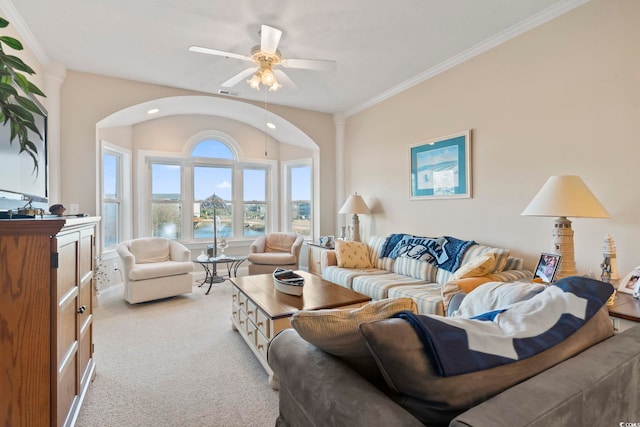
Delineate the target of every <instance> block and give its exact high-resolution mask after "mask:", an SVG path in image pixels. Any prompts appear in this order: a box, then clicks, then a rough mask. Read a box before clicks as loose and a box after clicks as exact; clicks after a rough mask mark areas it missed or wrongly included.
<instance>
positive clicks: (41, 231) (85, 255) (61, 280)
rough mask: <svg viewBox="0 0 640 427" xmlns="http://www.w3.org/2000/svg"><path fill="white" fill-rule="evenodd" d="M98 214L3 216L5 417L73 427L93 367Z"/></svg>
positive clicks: (1, 392) (0, 275)
mask: <svg viewBox="0 0 640 427" xmlns="http://www.w3.org/2000/svg"><path fill="white" fill-rule="evenodd" d="M98 221H99V218H94V217H85V218H72V219H41V220H38V219H25V220H16V219H12V220H0V345H1V348H2V351H1V352H0V423H1V424H2V425H10V426H72V425H74V424H75V421H76V418H77V415H78V411H79V410H80V406H81V404H82V400H83V398H84V395H85V393H86V391H87V388H88V386H89V383H90V381H91V379H92V377H93V375H94V372H95V364H94V362H93V306H92V296H93V270H94V259H95V255H96V254H95V250H96V247H95V233H96V224H97V223H98Z"/></svg>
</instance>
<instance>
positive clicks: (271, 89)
mask: <svg viewBox="0 0 640 427" xmlns="http://www.w3.org/2000/svg"><path fill="white" fill-rule="evenodd" d="M281 87H282V85H281V84H280V83H278V80H276V78H275V76H274V77H273V84H272V85H271V87H269V92H276V91H277V90H278V89H280V88H281Z"/></svg>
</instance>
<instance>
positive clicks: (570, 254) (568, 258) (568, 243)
mask: <svg viewBox="0 0 640 427" xmlns="http://www.w3.org/2000/svg"><path fill="white" fill-rule="evenodd" d="M551 244H552V249H551V251H552V252H553V253H554V254H557V255H560V256H562V258H560V265H559V266H558V271H557V273H556V276H555V279H556V280H558V279H562V278H563V277H567V276H576V275H577V274H578V271H577V270H576V260H575V256H574V251H573V229H572V228H571V221H570V220H568V219H567V217H564V216H563V217H560V218H558V219H556V220H555V222H554V223H553V233H552V239H551Z"/></svg>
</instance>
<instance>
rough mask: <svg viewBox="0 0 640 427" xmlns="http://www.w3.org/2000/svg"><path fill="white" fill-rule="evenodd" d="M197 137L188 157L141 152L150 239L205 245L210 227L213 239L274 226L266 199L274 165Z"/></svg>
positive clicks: (222, 140) (229, 144) (224, 143)
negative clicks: (243, 158) (242, 158)
mask: <svg viewBox="0 0 640 427" xmlns="http://www.w3.org/2000/svg"><path fill="white" fill-rule="evenodd" d="M209 133H212V132H209ZM197 138H198V139H196V141H195V143H194V145H193V149H192V150H191V153H190V156H189V157H187V158H184V157H180V158H178V157H177V156H176V157H174V158H171V157H168V156H161V155H159V154H158V153H153V154H151V153H146V154H145V153H142V154H141V161H146V162H148V164H149V165H150V168H149V174H150V177H149V178H150V182H151V185H150V187H151V193H152V194H151V218H152V225H151V227H152V230H151V233H152V235H154V236H163V237H167V238H171V239H182V240H191V239H192V240H196V241H197V240H201V241H207V242H209V241H211V240H213V236H214V227H215V231H216V235H217V237H218V238H221V237H227V238H231V239H233V238H255V237H256V236H260V235H263V234H265V233H267V232H268V230H269V229H270V228H271V227H273V226H274V224H273V223H270V222H269V218H271V217H272V215H273V212H274V210H275V209H274V206H273V203H272V202H271V201H270V200H269V195H271V194H273V191H272V190H271V187H272V186H273V185H274V182H272V180H273V176H272V173H271V168H272V166H271V165H273V164H274V162H273V161H271V160H254V161H251V162H248V161H243V162H240V161H239V159H238V154H237V151H236V149H235V146H234V145H233V143H232V142H228V141H226V138H224V137H216V138H212V137H211V136H207V135H205V136H200V137H197ZM194 139H195V138H194ZM142 159H144V160H142ZM142 181H144V180H142ZM143 188H144V186H143ZM214 200H215V201H217V203H212V202H214ZM205 201H206V202H207V203H205V204H204V206H203V202H205ZM213 205H215V206H216V207H215V209H214V208H213ZM147 206H148V205H147ZM141 211H144V209H141ZM145 226H146V225H145V224H142V227H145Z"/></svg>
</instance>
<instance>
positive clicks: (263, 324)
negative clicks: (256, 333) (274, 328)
mask: <svg viewBox="0 0 640 427" xmlns="http://www.w3.org/2000/svg"><path fill="white" fill-rule="evenodd" d="M256 326H257V327H258V329H259V330H260V332H262V334H263V335H264V336H265V337H267V339H271V338H273V337H272V336H271V319H269V317H268V316H267V315H266V314H265V313H264V312H263V311H262V310H260V309H256Z"/></svg>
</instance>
